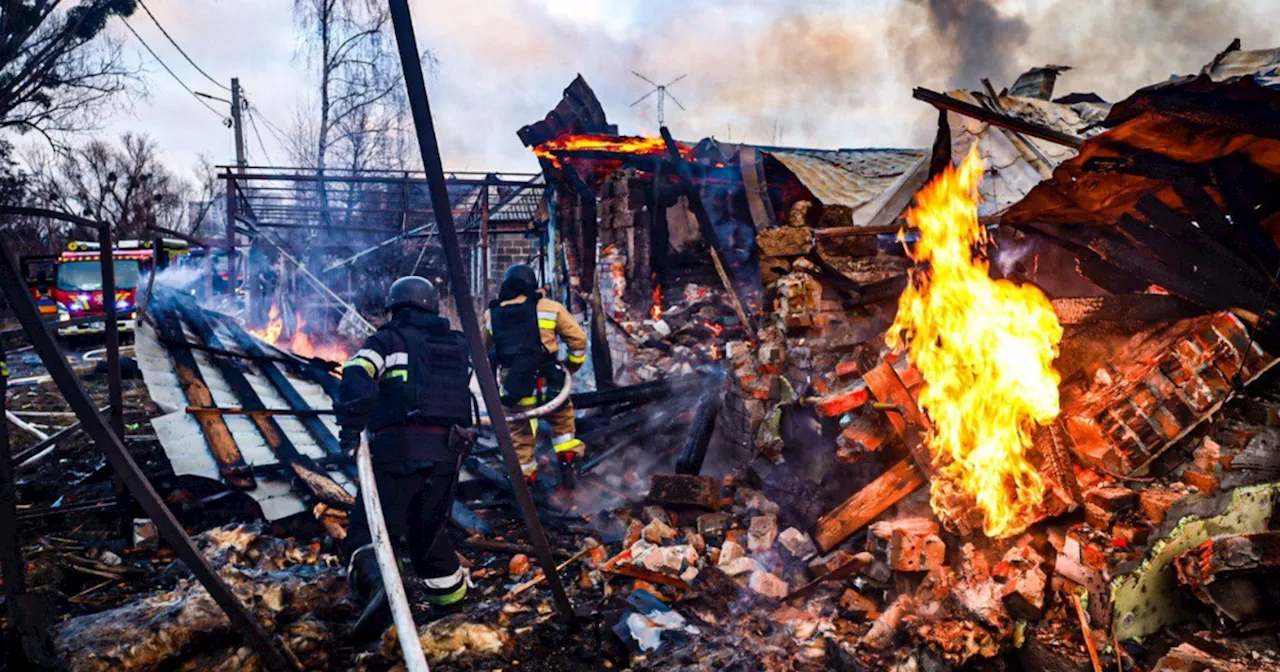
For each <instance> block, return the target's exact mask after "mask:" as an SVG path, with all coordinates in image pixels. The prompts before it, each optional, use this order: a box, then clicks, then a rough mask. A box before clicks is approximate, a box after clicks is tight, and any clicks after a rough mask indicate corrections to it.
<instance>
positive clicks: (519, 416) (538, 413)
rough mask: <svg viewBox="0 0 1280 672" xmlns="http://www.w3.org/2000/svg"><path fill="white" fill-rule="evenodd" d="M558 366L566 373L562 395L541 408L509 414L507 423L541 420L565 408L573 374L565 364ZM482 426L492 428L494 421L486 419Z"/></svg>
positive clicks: (536, 407) (561, 388)
mask: <svg viewBox="0 0 1280 672" xmlns="http://www.w3.org/2000/svg"><path fill="white" fill-rule="evenodd" d="M557 366H559V367H560V370H561V371H564V385H561V386H560V393H559V394H557V395H556V396H555V397H554V398H552V399H551V401H548V402H547V403H545V404H543V405H541V406H535V407H533V408H531V409H529V410H527V411H518V412H516V413H510V414H508V415H507V422H516V421H519V420H532V419H533V418H541V417H542V416H544V415H546V414H548V413H550V412H552V411H554V410H556V409H557V408H560V407H561V406H564V404H565V402H566V401H569V392H570V390H569V388H571V387H573V374H571V373H569V370H568V369H566V368H564V365H563V364H558V365H557ZM480 424H481V425H482V426H492V425H493V421H491V420H489V419H488V418H485V419H484V421H482V422H481V423H480Z"/></svg>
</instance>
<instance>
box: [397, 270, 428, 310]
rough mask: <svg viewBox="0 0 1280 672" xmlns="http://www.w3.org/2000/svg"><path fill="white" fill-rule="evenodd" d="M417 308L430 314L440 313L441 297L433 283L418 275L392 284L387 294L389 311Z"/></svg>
mask: <svg viewBox="0 0 1280 672" xmlns="http://www.w3.org/2000/svg"><path fill="white" fill-rule="evenodd" d="M403 307H409V308H417V309H418V310H424V311H426V312H428V313H438V312H440V295H439V294H437V293H436V286H435V285H433V284H431V281H430V280H428V279H426V278H423V277H419V276H416V275H409V276H406V277H403V278H400V279H399V280H396V281H395V282H393V283H391V290H390V291H388V292H387V310H395V309H396V308H403Z"/></svg>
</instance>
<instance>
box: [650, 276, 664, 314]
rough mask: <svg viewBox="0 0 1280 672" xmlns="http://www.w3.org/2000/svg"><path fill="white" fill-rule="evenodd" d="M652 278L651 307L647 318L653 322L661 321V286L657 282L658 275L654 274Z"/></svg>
mask: <svg viewBox="0 0 1280 672" xmlns="http://www.w3.org/2000/svg"><path fill="white" fill-rule="evenodd" d="M652 277H653V305H652V306H650V307H649V317H651V318H653V321H654V322H657V321H658V320H661V319H662V284H661V283H659V282H658V274H657V273H654V274H653V275H652Z"/></svg>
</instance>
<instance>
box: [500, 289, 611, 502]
mask: <svg viewBox="0 0 1280 672" xmlns="http://www.w3.org/2000/svg"><path fill="white" fill-rule="evenodd" d="M484 324H485V332H484V337H485V345H486V346H487V347H488V349H489V353H490V359H491V360H492V361H493V362H494V363H495V364H496V365H497V367H498V375H499V380H500V382H501V385H502V405H503V406H504V407H506V408H507V410H508V411H509V412H519V411H527V410H529V409H530V408H532V407H535V406H539V405H542V404H544V403H546V402H548V401H550V400H551V399H553V398H555V396H556V395H557V394H558V393H559V392H560V390H561V389H563V388H562V386H563V385H564V382H565V376H564V372H563V371H562V370H561V369H560V367H559V366H558V364H559V362H558V361H557V355H558V353H559V351H560V341H564V345H565V348H566V349H567V351H568V353H567V355H566V357H565V360H564V367H565V368H566V369H568V370H569V371H570V372H575V371H577V370H578V369H579V368H581V367H582V364H583V362H585V361H586V360H587V334H586V332H584V331H583V330H582V326H581V325H579V324H578V321H577V320H575V319H573V315H570V314H569V310H568V309H567V308H565V307H564V306H563V305H561V304H560V303H557V302H555V301H552V300H551V299H548V298H545V297H543V296H542V294H541V293H539V292H538V279H537V277H536V276H535V275H534V273H533V269H532V268H530V267H529V266H528V265H526V264H516V265H514V266H512V267H511V268H508V269H507V272H506V274H505V275H503V277H502V287H501V289H500V290H499V292H498V298H497V299H496V300H494V301H491V302H490V303H489V309H488V310H487V311H485V314H484ZM544 418H545V419H546V420H547V421H548V422H549V423H550V425H551V445H552V447H553V448H554V449H555V452H556V456H557V457H558V458H559V459H560V464H561V467H562V470H563V471H562V473H565V474H566V476H571V475H572V474H573V469H574V461H575V460H576V459H577V457H578V454H579V453H581V452H582V447H583V446H582V441H579V440H578V437H577V435H576V432H577V426H576V425H575V423H574V417H573V402H571V401H566V402H565V403H564V405H563V406H560V407H559V408H557V409H555V410H554V411H552V412H551V413H550V414H548V415H546V416H544ZM510 428H511V437H512V439H513V440H514V441H515V447H516V454H517V455H519V456H520V466H521V467H522V469H523V471H524V475H525V479H526V480H528V481H529V483H530V484H531V485H532V484H533V483H534V480H535V478H536V475H537V469H538V464H537V462H535V461H534V457H533V454H534V446H535V445H536V443H537V428H538V421H537V420H532V421H529V420H524V421H518V422H513V423H510ZM568 480H569V481H571V480H572V478H571V477H570V478H569V479H568Z"/></svg>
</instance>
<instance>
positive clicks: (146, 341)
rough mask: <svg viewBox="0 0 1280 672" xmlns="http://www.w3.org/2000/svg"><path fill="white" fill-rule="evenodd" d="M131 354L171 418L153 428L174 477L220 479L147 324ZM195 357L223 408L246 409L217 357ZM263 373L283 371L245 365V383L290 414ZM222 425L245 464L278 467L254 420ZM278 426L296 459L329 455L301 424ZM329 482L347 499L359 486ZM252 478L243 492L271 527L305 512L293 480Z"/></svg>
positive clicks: (339, 479) (324, 399)
mask: <svg viewBox="0 0 1280 672" xmlns="http://www.w3.org/2000/svg"><path fill="white" fill-rule="evenodd" d="M209 314H210V315H211V316H215V317H216V318H218V319H221V316H217V314H216V313H209ZM183 332H184V333H185V334H186V336H187V338H188V340H190V341H191V342H193V343H199V342H200V339H199V338H198V337H196V335H195V334H194V333H192V332H191V331H190V329H189V328H188V327H187V325H186V324H183ZM215 332H216V333H217V334H218V336H219V337H220V340H222V342H223V345H224V347H225V348H226V349H227V350H229V351H232V352H241V351H240V349H239V348H238V347H236V346H235V341H234V339H233V338H232V337H231V334H230V333H229V331H228V330H227V329H226V327H225V326H222V325H218V326H216V327H215ZM260 345H261V347H263V349H264V350H265V351H266V352H267V353H268V354H272V355H276V356H284V353H282V352H281V351H279V350H278V349H276V348H274V347H272V346H270V345H267V344H265V343H264V344H260ZM134 347H135V350H134V354H135V355H136V357H137V359H138V365H139V368H140V369H141V371H142V376H143V381H144V382H145V383H146V385H147V390H148V392H149V393H150V395H151V399H152V401H154V402H155V403H156V405H157V406H159V407H160V408H161V410H163V411H166V414H165V415H162V416H160V417H157V418H155V419H153V420H152V421H151V424H152V427H154V428H155V431H156V436H157V438H159V440H160V445H161V446H162V447H163V449H164V451H165V455H166V456H167V457H168V458H169V461H170V464H171V465H172V466H173V470H174V473H176V474H179V475H193V476H201V477H204V478H210V479H214V480H221V475H220V471H219V468H218V464H217V462H216V461H215V460H214V458H213V456H212V454H211V453H210V451H209V446H208V443H207V441H206V440H205V436H204V432H203V429H202V428H201V426H200V423H199V422H197V421H196V419H195V416H194V415H192V414H190V413H188V412H187V399H186V396H185V395H184V393H183V391H182V387H181V385H180V383H179V381H178V377H177V375H176V374H175V373H174V370H173V365H172V362H171V360H170V357H169V354H168V351H167V349H166V347H167V346H166V345H165V344H164V343H162V342H161V341H160V340H159V338H158V335H157V334H156V331H155V329H154V328H153V327H151V326H150V325H149V324H147V323H146V322H145V321H139V325H138V328H137V330H136V332H135V346H134ZM192 354H193V357H194V358H195V360H196V364H197V366H198V367H199V370H200V375H201V377H202V378H203V379H204V382H205V385H206V386H207V387H208V388H209V391H210V394H211V395H212V397H213V401H214V403H215V404H216V405H217V406H218V407H224V408H232V407H243V406H245V405H246V404H244V403H243V402H242V401H241V400H240V399H239V398H238V397H237V396H236V394H235V393H234V392H233V391H232V390H231V388H230V386H229V385H228V384H227V381H226V379H225V378H224V377H223V375H222V373H221V371H220V370H219V368H218V367H217V366H216V364H215V363H214V362H213V361H212V360H211V357H212V355H210V354H208V353H206V352H203V351H200V350H193V352H192ZM246 361H247V360H246ZM263 366H278V365H277V364H276V363H256V362H255V363H248V364H247V365H246V366H243V367H242V369H243V371H244V374H245V378H246V380H247V381H248V382H249V384H250V386H251V387H252V388H253V390H254V392H256V393H257V395H258V396H259V397H260V398H261V400H262V402H263V405H264V406H265V407H267V408H288V404H287V403H286V401H285V399H284V397H282V396H281V395H280V394H279V392H278V391H277V390H276V389H275V387H274V386H273V385H272V384H271V383H270V381H269V380H267V378H266V377H265V375H263V372H262V368H261V367H263ZM280 371H281V373H283V374H284V376H285V378H286V379H288V381H289V382H290V384H291V385H292V386H293V387H294V389H296V390H297V391H298V393H299V394H300V395H301V396H302V398H303V399H304V400H305V401H306V402H307V404H308V405H309V406H311V407H312V408H316V409H329V408H332V407H333V400H332V399H331V398H330V397H329V395H328V394H327V393H325V391H324V389H323V388H322V387H321V386H320V385H318V384H316V383H314V382H311V381H309V380H303V379H301V378H298V377H297V376H295V375H293V374H292V373H291V372H290V371H289V370H287V368H284V367H281V368H280ZM223 421H224V422H225V424H226V426H227V429H228V430H229V431H230V432H231V435H232V437H233V438H234V439H235V442H236V446H237V447H238V448H239V449H240V452H241V455H242V456H243V457H244V460H245V462H246V463H247V464H249V465H251V466H269V465H274V464H277V463H278V460H277V459H276V456H275V453H274V452H273V451H272V450H271V448H270V447H269V446H267V444H266V442H265V441H264V440H263V439H262V435H261V434H260V433H259V431H258V429H257V427H256V426H255V425H254V423H253V422H252V420H250V418H249V416H245V415H224V416H223ZM322 421H323V422H324V425H325V427H326V428H327V429H328V430H329V431H330V432H332V434H333V436H334V437H335V438H336V437H337V434H338V428H337V425H336V424H334V422H333V419H332V418H331V417H327V416H322ZM276 423H277V424H278V426H279V427H280V429H281V431H282V432H283V433H284V434H285V436H286V437H287V438H288V439H289V440H290V442H292V443H293V445H294V447H295V448H297V450H298V452H300V453H302V454H304V455H307V456H310V457H312V458H317V459H318V458H322V457H326V456H327V455H326V453H325V450H324V448H323V447H322V446H320V445H319V444H318V443H317V442H316V440H315V438H314V437H313V436H312V435H311V434H310V432H308V431H307V430H306V428H305V427H304V426H303V424H302V423H301V421H300V420H299V419H298V418H296V417H288V416H277V417H276ZM329 476H330V477H331V478H332V479H333V480H334V481H335V482H336V483H338V484H339V485H340V486H342V487H343V489H345V490H346V491H347V492H348V493H351V494H354V493H355V490H356V487H355V483H353V482H352V480H351V479H350V478H348V477H347V476H346V475H345V474H343V473H341V472H336V471H331V472H329ZM255 478H256V487H254V488H252V489H249V490H246V491H245V492H246V494H248V495H249V496H250V497H253V498H254V500H255V501H256V502H258V504H259V506H260V507H261V508H262V513H263V516H265V517H266V518H267V519H268V520H276V519H279V518H284V517H287V516H291V515H294V514H297V513H302V512H304V511H306V510H307V506H306V504H305V502H304V501H303V499H302V498H301V497H300V496H299V495H298V493H297V492H295V491H294V489H293V485H292V479H290V478H288V477H285V476H284V473H283V472H280V476H279V477H273V475H272V474H269V473H268V474H256V475H255Z"/></svg>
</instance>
